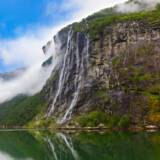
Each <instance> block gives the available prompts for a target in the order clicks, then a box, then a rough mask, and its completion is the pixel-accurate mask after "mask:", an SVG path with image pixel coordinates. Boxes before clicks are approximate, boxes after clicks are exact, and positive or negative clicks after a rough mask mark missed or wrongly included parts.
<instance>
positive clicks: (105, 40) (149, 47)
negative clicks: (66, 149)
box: [42, 7, 160, 125]
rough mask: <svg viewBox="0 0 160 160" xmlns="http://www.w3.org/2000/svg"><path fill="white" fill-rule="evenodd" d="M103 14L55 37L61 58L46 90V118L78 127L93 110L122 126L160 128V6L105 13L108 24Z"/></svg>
mask: <svg viewBox="0 0 160 160" xmlns="http://www.w3.org/2000/svg"><path fill="white" fill-rule="evenodd" d="M108 12H109V13H110V10H107V14H108ZM107 14H106V16H107ZM155 15H156V16H155ZM95 16H96V14H95ZM101 16H102V15H101V14H100V13H99V14H98V18H99V17H100V18H101V19H100V20H99V19H98V18H97V19H98V20H97V19H96V18H95V17H94V16H93V17H92V16H91V17H89V18H88V19H86V20H83V21H82V22H81V23H79V24H77V23H75V24H72V25H70V26H68V27H66V28H65V29H63V30H61V31H60V32H59V33H58V34H57V35H56V36H55V37H54V40H55V43H57V44H59V48H58V52H59V53H58V54H59V55H61V57H62V58H61V61H60V63H59V66H58V67H57V68H56V69H55V70H54V72H53V73H52V76H51V77H50V79H49V80H48V82H47V84H46V85H45V87H44V89H43V91H42V92H43V93H44V95H45V99H46V101H47V106H48V107H47V108H48V109H47V111H46V117H47V118H49V117H55V118H56V120H57V122H58V123H62V124H63V123H66V122H69V121H71V120H73V121H72V122H73V123H74V122H75V121H78V120H79V119H83V117H84V118H85V117H86V119H87V115H88V116H90V113H93V112H94V113H93V115H94V114H95V115H97V116H98V115H101V116H102V117H103V116H104V114H105V116H106V117H114V118H113V120H112V121H116V120H117V123H118V124H119V123H120V121H122V122H123V121H128V123H131V124H140V125H146V124H150V123H151V124H158V123H159V121H160V112H159V111H160V110H159V109H160V62H159V60H160V45H159V44H160V27H159V26H160V25H159V24H160V23H159V18H158V17H159V16H160V11H159V7H157V9H155V10H153V11H141V12H139V13H132V14H120V15H117V14H116V13H114V14H111V15H108V17H104V12H103V23H102V17H101ZM95 19H96V20H95ZM97 21H98V22H97ZM96 24H101V25H96ZM95 112H96V113H95ZM98 112H100V113H101V114H99V113H98ZM102 113H103V115H102ZM76 117H79V119H78V120H77V118H76ZM91 117H92V116H91ZM97 118H98V117H97ZM75 119H76V120H75ZM104 119H105V118H104ZM111 119H112V118H111ZM115 119H116V120H115ZM87 120H88V119H87ZM93 121H94V120H93ZM104 121H107V120H104ZM86 123H87V122H86ZM115 123H116V122H115ZM115 125H116V124H115Z"/></svg>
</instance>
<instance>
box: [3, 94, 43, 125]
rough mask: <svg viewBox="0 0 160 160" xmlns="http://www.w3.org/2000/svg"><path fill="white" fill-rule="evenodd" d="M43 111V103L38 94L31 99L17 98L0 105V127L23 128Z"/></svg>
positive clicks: (41, 97)
mask: <svg viewBox="0 0 160 160" xmlns="http://www.w3.org/2000/svg"><path fill="white" fill-rule="evenodd" d="M44 109H45V101H44V99H43V96H42V95H41V94H40V93H39V94H36V95H34V96H31V97H26V96H17V97H16V98H14V99H13V100H10V101H8V102H6V103H4V104H1V105H0V125H1V126H6V127H10V126H12V127H13V126H24V125H25V124H26V123H28V122H29V121H30V120H32V119H33V118H34V117H35V116H36V115H37V114H38V113H40V112H42V111H43V110H44Z"/></svg>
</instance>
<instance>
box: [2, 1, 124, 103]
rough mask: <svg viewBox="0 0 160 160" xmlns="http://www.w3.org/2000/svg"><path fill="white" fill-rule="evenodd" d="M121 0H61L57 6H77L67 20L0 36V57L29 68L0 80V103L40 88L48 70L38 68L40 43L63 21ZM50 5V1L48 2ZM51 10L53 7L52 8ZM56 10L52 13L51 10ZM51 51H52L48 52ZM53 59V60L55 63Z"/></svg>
mask: <svg viewBox="0 0 160 160" xmlns="http://www.w3.org/2000/svg"><path fill="white" fill-rule="evenodd" d="M124 1H125V0H112V1H110V0H85V2H84V1H82V0H68V2H67V3H66V1H64V3H62V5H61V6H59V7H60V8H61V10H66V9H67V10H68V9H72V8H74V7H76V8H79V9H77V11H76V12H75V11H74V12H73V14H71V15H72V16H71V18H70V19H69V20H68V21H67V22H61V24H60V25H58V26H51V27H41V26H39V27H38V28H36V29H35V28H34V29H33V30H32V29H30V30H28V31H26V32H25V33H24V34H23V35H21V36H19V37H18V38H15V39H1V40H0V59H1V60H2V61H3V63H4V64H5V65H6V66H12V65H13V66H14V65H17V64H20V65H25V66H28V67H29V69H28V70H27V71H26V72H25V73H24V74H23V75H22V76H21V77H19V78H17V79H15V80H13V81H9V82H4V81H0V103H2V102H4V101H6V100H9V99H11V98H13V97H14V96H16V95H17V94H31V95H32V94H34V93H36V92H38V91H40V90H41V89H42V87H43V85H44V84H45V82H46V80H47V79H48V77H49V76H50V74H51V69H49V70H45V69H42V67H41V64H42V62H43V61H44V60H45V59H46V57H45V56H44V55H43V53H42V46H43V45H44V44H46V43H47V41H48V40H50V39H52V37H53V36H54V35H55V34H56V33H57V31H58V30H60V29H61V28H62V27H64V26H65V25H68V24H70V23H72V22H74V21H79V20H81V19H82V18H84V17H86V16H88V15H89V14H91V13H93V12H96V11H98V10H100V9H103V8H106V7H110V6H113V5H114V4H116V3H120V2H124ZM49 5H52V3H49ZM49 5H47V10H48V13H47V14H50V13H52V14H54V13H55V6H49ZM52 10H53V11H52ZM55 14H56V13H55ZM52 54H54V53H52ZM55 64H56V62H55V61H54V62H53V65H55ZM53 67H54V66H52V68H53Z"/></svg>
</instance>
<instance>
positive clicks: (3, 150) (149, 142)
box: [0, 131, 160, 160]
mask: <svg viewBox="0 0 160 160" xmlns="http://www.w3.org/2000/svg"><path fill="white" fill-rule="evenodd" d="M0 160H160V133H75V134H64V133H54V134H51V133H49V132H46V131H45V132H40V131H35V132H34V133H29V132H26V131H12V132H11V131H0Z"/></svg>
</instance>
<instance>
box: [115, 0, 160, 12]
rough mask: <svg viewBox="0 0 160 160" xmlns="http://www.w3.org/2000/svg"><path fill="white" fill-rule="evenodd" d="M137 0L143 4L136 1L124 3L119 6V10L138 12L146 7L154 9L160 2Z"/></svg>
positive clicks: (157, 0) (159, 0)
mask: <svg viewBox="0 0 160 160" xmlns="http://www.w3.org/2000/svg"><path fill="white" fill-rule="evenodd" d="M136 2H140V3H141V4H143V5H140V4H139V3H135V2H134V1H133V2H131V3H124V4H121V5H118V6H117V11H119V12H123V13H125V12H137V11H140V10H143V9H144V8H145V9H153V8H155V6H156V4H157V3H160V0H136Z"/></svg>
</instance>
